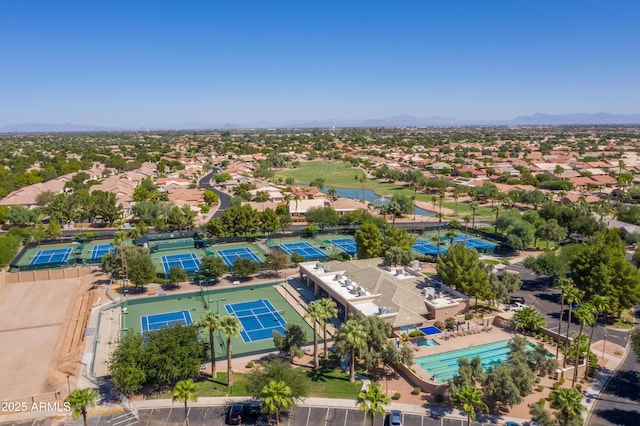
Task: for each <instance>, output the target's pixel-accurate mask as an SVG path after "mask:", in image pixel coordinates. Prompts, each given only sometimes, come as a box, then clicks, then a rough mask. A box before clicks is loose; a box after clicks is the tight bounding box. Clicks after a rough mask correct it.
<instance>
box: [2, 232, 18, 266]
mask: <svg viewBox="0 0 640 426" xmlns="http://www.w3.org/2000/svg"><path fill="white" fill-rule="evenodd" d="M12 229H19V228H12ZM20 241H21V238H20V237H19V236H17V235H14V234H10V233H7V234H5V235H3V236H0V268H4V267H5V266H7V265H8V264H9V263H10V262H11V260H13V258H14V257H15V256H16V254H17V252H18V247H20Z"/></svg>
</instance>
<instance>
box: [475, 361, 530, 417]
mask: <svg viewBox="0 0 640 426" xmlns="http://www.w3.org/2000/svg"><path fill="white" fill-rule="evenodd" d="M512 374H513V369H512V368H511V366H509V365H506V364H504V365H498V366H496V367H495V368H493V369H489V371H487V373H486V377H485V379H484V381H483V386H482V389H483V392H484V398H485V401H486V402H487V405H488V406H489V407H491V408H493V409H496V408H508V407H511V406H513V405H516V404H519V403H521V402H522V396H520V389H518V386H516V384H515V383H514V382H513V377H512Z"/></svg>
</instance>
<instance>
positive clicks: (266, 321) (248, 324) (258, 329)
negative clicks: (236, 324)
mask: <svg viewBox="0 0 640 426" xmlns="http://www.w3.org/2000/svg"><path fill="white" fill-rule="evenodd" d="M224 308H225V309H226V310H227V312H228V313H229V314H231V315H234V316H236V317H237V318H238V319H239V320H240V323H241V324H242V331H241V332H240V337H242V340H243V341H244V342H245V343H249V342H255V341H257V340H266V339H271V338H273V332H274V331H277V332H278V333H280V334H284V326H285V325H286V321H285V320H284V318H282V315H280V313H279V312H278V311H277V310H276V309H275V308H274V307H273V305H272V304H271V302H269V300H268V299H260V300H252V301H251V302H240V303H230V304H228V305H224Z"/></svg>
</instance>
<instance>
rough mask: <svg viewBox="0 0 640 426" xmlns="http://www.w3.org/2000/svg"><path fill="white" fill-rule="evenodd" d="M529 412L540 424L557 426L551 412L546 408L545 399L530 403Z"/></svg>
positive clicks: (541, 425)
mask: <svg viewBox="0 0 640 426" xmlns="http://www.w3.org/2000/svg"><path fill="white" fill-rule="evenodd" d="M529 414H531V420H533V421H535V422H536V423H537V424H538V425H539V426H556V422H554V421H553V418H552V417H551V413H550V412H549V410H547V409H546V408H544V401H542V403H540V402H534V403H532V404H530V405H529Z"/></svg>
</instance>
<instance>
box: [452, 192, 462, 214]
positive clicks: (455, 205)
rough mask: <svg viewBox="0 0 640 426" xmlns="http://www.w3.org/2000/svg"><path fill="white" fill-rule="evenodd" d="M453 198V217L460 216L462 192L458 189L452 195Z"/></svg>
mask: <svg viewBox="0 0 640 426" xmlns="http://www.w3.org/2000/svg"><path fill="white" fill-rule="evenodd" d="M451 195H452V196H453V201H454V204H453V215H454V216H458V198H460V190H459V189H458V188H456V189H454V190H453V192H452V193H451Z"/></svg>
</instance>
